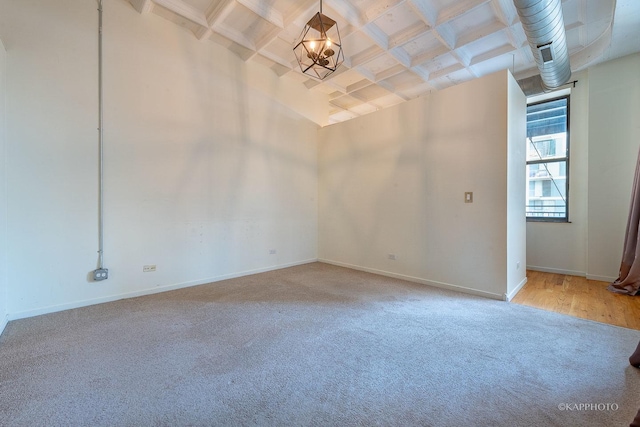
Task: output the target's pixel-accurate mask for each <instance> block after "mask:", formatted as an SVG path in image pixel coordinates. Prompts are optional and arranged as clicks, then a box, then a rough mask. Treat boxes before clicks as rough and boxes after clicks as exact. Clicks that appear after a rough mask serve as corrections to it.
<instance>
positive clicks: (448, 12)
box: [435, 0, 491, 25]
mask: <svg viewBox="0 0 640 427" xmlns="http://www.w3.org/2000/svg"><path fill="white" fill-rule="evenodd" d="M490 1H491V0H467V1H463V2H462V1H458V2H454V3H453V5H452V6H450V7H448V8H446V9H444V10H443V11H442V12H440V14H439V15H438V18H437V20H436V22H435V25H441V24H443V23H445V22H448V21H451V20H452V19H454V18H457V17H458V16H462V15H465V14H467V13H469V12H471V11H472V10H474V9H475V8H477V7H479V6H482V5H484V4H487V3H489V2H490Z"/></svg>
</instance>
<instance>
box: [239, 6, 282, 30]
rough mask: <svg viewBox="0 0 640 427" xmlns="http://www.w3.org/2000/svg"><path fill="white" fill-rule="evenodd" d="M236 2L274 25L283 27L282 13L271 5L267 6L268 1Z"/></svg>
mask: <svg viewBox="0 0 640 427" xmlns="http://www.w3.org/2000/svg"><path fill="white" fill-rule="evenodd" d="M236 1H237V2H238V3H240V4H241V5H243V6H244V7H246V8H247V9H249V10H250V11H252V12H253V13H255V14H256V15H258V16H259V17H261V18H262V19H264V20H265V21H268V22H270V23H271V24H273V25H275V26H276V27H278V28H280V29H282V28H284V19H283V18H282V13H280V12H278V11H277V10H276V9H275V8H273V7H272V6H269V4H268V2H264V1H258V0H236Z"/></svg>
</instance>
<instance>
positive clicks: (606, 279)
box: [587, 274, 618, 283]
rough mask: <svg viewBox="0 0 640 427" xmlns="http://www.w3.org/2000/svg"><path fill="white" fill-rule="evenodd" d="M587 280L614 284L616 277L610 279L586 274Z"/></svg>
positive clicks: (609, 277)
mask: <svg viewBox="0 0 640 427" xmlns="http://www.w3.org/2000/svg"><path fill="white" fill-rule="evenodd" d="M587 279H589V280H597V281H599V282H609V283H611V282H614V281H616V280H617V279H618V276H616V277H611V276H596V275H592V274H587Z"/></svg>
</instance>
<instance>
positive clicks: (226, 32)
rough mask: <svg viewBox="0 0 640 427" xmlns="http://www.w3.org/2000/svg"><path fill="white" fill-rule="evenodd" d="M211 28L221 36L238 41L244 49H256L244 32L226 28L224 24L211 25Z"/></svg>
mask: <svg viewBox="0 0 640 427" xmlns="http://www.w3.org/2000/svg"><path fill="white" fill-rule="evenodd" d="M211 29H212V30H213V31H215V32H216V33H218V34H220V35H221V36H223V37H226V38H228V39H229V40H231V41H232V42H235V43H238V44H239V45H240V46H242V47H244V48H246V49H249V50H252V51H253V52H255V51H256V46H255V45H254V44H253V41H251V40H249V39H248V38H247V37H245V35H244V34H241V33H239V32H238V31H236V30H232V29H231V28H228V27H227V26H226V25H222V24H219V25H216V26H214V27H212V28H211Z"/></svg>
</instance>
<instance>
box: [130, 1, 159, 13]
mask: <svg viewBox="0 0 640 427" xmlns="http://www.w3.org/2000/svg"><path fill="white" fill-rule="evenodd" d="M129 3H131V6H133V8H134V9H135V10H137V11H138V13H139V14H141V15H145V14H147V13H149V12H151V9H153V2H152V1H151V0H129Z"/></svg>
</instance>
